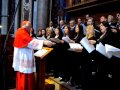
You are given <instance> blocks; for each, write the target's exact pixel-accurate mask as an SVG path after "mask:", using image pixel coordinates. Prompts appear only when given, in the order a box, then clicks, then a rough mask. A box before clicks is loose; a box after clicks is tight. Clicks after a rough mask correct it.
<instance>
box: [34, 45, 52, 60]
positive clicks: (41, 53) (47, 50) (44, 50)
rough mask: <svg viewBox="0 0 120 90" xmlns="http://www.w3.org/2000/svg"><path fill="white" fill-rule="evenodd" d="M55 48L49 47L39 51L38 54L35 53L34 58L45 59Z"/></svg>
mask: <svg viewBox="0 0 120 90" xmlns="http://www.w3.org/2000/svg"><path fill="white" fill-rule="evenodd" d="M52 50H53V48H48V47H43V48H42V49H40V50H38V51H37V52H35V53H34V56H36V57H40V58H41V59H43V58H44V57H45V56H47V55H48V54H49V53H50V52H51V51H52Z"/></svg>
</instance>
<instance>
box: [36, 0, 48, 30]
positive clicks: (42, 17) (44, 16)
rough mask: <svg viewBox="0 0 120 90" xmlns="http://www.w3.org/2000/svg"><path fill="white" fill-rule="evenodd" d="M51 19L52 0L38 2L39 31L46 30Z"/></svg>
mask: <svg viewBox="0 0 120 90" xmlns="http://www.w3.org/2000/svg"><path fill="white" fill-rule="evenodd" d="M49 17H50V0H37V29H39V28H40V29H42V28H46V27H47V26H48V23H49Z"/></svg>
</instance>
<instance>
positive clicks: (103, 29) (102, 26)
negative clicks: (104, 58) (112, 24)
mask: <svg viewBox="0 0 120 90" xmlns="http://www.w3.org/2000/svg"><path fill="white" fill-rule="evenodd" d="M100 31H101V32H102V33H105V32H106V31H107V27H105V26H104V25H100Z"/></svg>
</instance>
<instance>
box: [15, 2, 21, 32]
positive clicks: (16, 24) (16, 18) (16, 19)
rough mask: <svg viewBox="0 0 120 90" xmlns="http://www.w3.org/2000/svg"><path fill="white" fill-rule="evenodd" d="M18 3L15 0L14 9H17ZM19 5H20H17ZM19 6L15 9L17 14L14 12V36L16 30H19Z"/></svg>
mask: <svg viewBox="0 0 120 90" xmlns="http://www.w3.org/2000/svg"><path fill="white" fill-rule="evenodd" d="M18 1H19V0H15V8H17V5H18ZM19 4H20V3H19ZM19 8H20V5H19V7H18V9H17V12H16V15H15V22H14V34H15V32H16V30H17V29H18V28H19V25H20V24H19V22H20V12H19V11H20V9H19Z"/></svg>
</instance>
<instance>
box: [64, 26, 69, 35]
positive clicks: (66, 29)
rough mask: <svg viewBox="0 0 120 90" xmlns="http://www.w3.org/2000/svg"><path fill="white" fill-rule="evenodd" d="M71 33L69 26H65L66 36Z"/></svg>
mask: <svg viewBox="0 0 120 90" xmlns="http://www.w3.org/2000/svg"><path fill="white" fill-rule="evenodd" d="M67 33H69V29H68V27H67V26H65V34H67Z"/></svg>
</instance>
